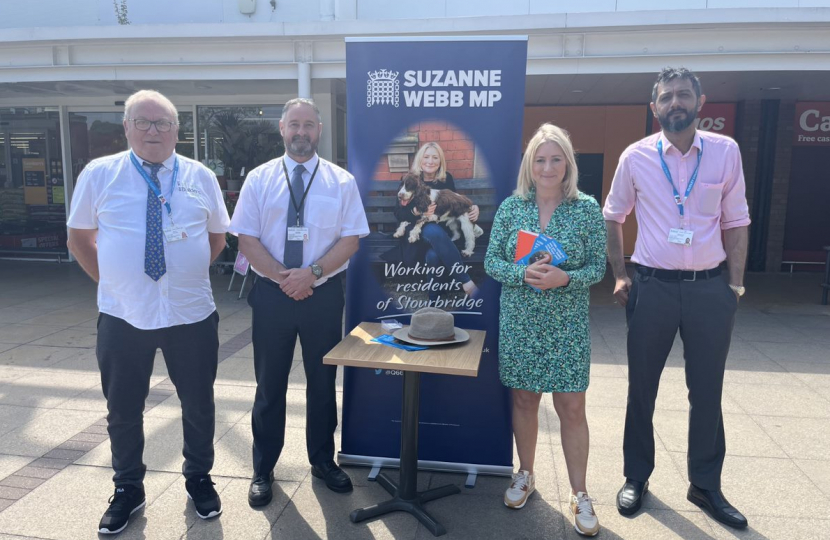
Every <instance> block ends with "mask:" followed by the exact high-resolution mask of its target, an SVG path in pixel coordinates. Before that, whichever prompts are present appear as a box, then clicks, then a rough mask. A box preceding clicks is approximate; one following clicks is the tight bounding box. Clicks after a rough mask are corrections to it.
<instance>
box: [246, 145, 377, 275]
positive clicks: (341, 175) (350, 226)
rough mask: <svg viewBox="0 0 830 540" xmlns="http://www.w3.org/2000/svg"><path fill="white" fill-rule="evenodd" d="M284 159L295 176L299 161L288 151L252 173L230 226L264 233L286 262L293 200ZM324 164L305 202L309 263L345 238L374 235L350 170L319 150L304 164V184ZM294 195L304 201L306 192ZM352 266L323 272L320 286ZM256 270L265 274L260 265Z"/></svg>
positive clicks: (306, 262) (266, 242) (305, 263)
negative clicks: (303, 194) (338, 164)
mask: <svg viewBox="0 0 830 540" xmlns="http://www.w3.org/2000/svg"><path fill="white" fill-rule="evenodd" d="M283 159H284V160H285V165H286V167H287V168H288V174H289V177H290V176H291V175H292V174H293V172H294V167H296V166H297V162H296V161H294V160H293V159H291V158H290V157H288V156H287V155H286V156H283V157H280V158H276V159H272V160H271V161H269V162H268V163H264V164H262V165H260V166H259V167H257V168H256V169H254V170H252V171H251V172H250V173H248V176H247V178H246V179H245V184H243V186H242V192H241V193H240V194H239V202H238V203H237V205H236V208H235V209H234V212H233V219H232V220H231V226H230V232H231V233H232V234H235V235H240V234H245V235H248V236H253V237H255V238H259V240H260V242H262V245H263V246H265V249H266V250H268V253H270V254H271V256H272V257H274V258H275V259H276V260H277V261H279V262H280V263H282V262H283V255H284V254H285V235H286V221H287V219H288V205H289V204H290V203H289V197H290V195H289V191H288V179H286V177H285V172H284V170H283V166H282V163H283ZM318 163H319V164H320V167H319V168H318V170H317V174H316V175H315V177H314V181H313V182H312V183H311V187H310V188H309V190H308V195H307V196H306V200H305V203H304V205H303V207H304V213H303V221H304V226H305V227H308V240H307V241H305V242H304V243H303V268H305V267H307V266H310V265H311V264H312V263H314V262H315V261H317V260H319V259H320V258H321V257H322V256H323V255H325V254H326V253H327V252H328V251H329V250H330V249H331V248H332V246H334V244H336V243H337V241H338V240H340V238H342V237H344V236H359V237H361V238H362V237H364V236H366V235H367V234H369V223H368V221H367V220H366V212H365V211H364V210H363V202H362V201H361V200H360V192H359V191H358V189H357V183H356V182H355V179H354V176H352V175H351V174H349V173H348V172H347V171H345V170H343V169H341V168H340V167H338V166H337V165H334V164H333V163H330V162H328V161H326V160H325V159H320V158H319V157H318V156H317V154H315V155H314V157H312V158H311V159H310V160H308V161H307V162H305V163H303V164H302V165H303V167H305V169H306V172H304V173H303V187H304V188H306V187H308V183H309V181H311V173H312V172H313V171H314V168H315V167H316V166H317V164H318ZM294 196H295V200H296V202H297V203H299V200H300V198H301V197H302V193H295V194H294ZM348 266H349V261H346V262H345V263H344V264H343V266H341V267H340V268H338V269H337V270H335V271H334V272H331V273H329V274H325V275H323V277H321V278H320V279H318V280H317V281H315V282H314V285H315V286H318V285H322V284H323V283H325V282H326V280H327V279H328V278H329V277H331V276H333V275H335V274H337V273H339V272H341V271H343V270H345V269H346V267H348ZM254 271H255V272H256V273H257V274H259V275H263V274H262V272H259V271H258V270H257V269H256V268H254Z"/></svg>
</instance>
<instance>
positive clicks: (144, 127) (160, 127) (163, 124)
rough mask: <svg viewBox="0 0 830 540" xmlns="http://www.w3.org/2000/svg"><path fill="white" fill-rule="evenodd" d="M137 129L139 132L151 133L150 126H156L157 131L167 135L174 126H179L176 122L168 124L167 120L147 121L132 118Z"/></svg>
mask: <svg viewBox="0 0 830 540" xmlns="http://www.w3.org/2000/svg"><path fill="white" fill-rule="evenodd" d="M130 121H131V122H132V123H133V125H134V126H135V128H136V129H137V130H138V131H149V130H150V126H156V131H158V132H159V133H167V132H168V131H170V130H171V129H173V126H178V125H179V124H177V123H176V122H168V121H167V120H145V119H144V118H130Z"/></svg>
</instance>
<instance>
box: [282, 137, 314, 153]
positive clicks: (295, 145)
mask: <svg viewBox="0 0 830 540" xmlns="http://www.w3.org/2000/svg"><path fill="white" fill-rule="evenodd" d="M286 150H288V152H289V153H290V154H292V155H294V156H297V157H303V158H307V157H311V156H313V155H314V153H315V152H317V141H314V140H312V139H311V138H310V137H302V136H300V135H296V136H295V137H294V138H293V139H291V142H289V143H288V144H287V145H286Z"/></svg>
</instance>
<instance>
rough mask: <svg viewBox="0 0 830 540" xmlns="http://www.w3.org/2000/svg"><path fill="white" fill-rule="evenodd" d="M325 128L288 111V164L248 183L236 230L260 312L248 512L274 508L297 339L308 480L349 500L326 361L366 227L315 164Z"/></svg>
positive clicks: (356, 205)
mask: <svg viewBox="0 0 830 540" xmlns="http://www.w3.org/2000/svg"><path fill="white" fill-rule="evenodd" d="M322 128H323V124H322V123H321V122H320V112H319V110H318V109H317V107H316V106H315V105H314V102H312V101H311V100H309V99H302V98H297V99H292V100H290V101H289V102H288V103H286V104H285V107H284V108H283V112H282V118H281V119H280V133H281V134H282V136H283V139H284V140H285V156H283V157H281V158H277V159H274V160H271V161H269V162H268V163H265V164H264V165H262V166H260V167H257V168H256V169H254V170H253V171H251V172H250V174H248V177H247V178H246V180H245V184H244V186H243V187H242V193H241V194H240V196H239V203H238V204H237V206H236V209H235V210H234V215H233V220H232V221H231V227H230V231H231V232H232V233H233V234H237V235H238V236H239V250H240V251H241V252H242V253H243V254H244V255H245V257H247V258H248V260H249V261H250V262H251V265H252V267H253V269H254V271H255V272H256V273H257V274H258V277H257V280H256V284H255V285H254V288H253V289H252V290H251V293H250V294H249V295H248V303H249V304H250V305H251V307H252V308H253V345H254V367H255V371H256V380H257V391H256V398H255V401H254V409H253V412H252V422H251V424H252V426H251V427H252V429H253V435H254V444H253V468H254V474H253V480H252V481H251V486H250V489H249V491H248V503H249V504H250V505H251V506H262V505H266V504H268V503H269V502H270V501H271V497H272V491H271V483H272V482H273V479H274V471H273V469H274V466H275V465H276V463H277V460H278V459H279V456H280V452H281V451H282V447H283V443H284V440H285V413H286V391H287V389H288V373H289V371H290V370H291V363H292V360H293V358H294V346H295V345H296V343H297V336H298V335H299V337H300V344H301V346H302V350H303V367H304V368H305V373H306V380H307V390H306V449H307V451H308V460H309V463H310V464H311V474H312V475H313V476H315V477H317V478H320V479H322V480H324V481H325V483H326V485H327V486H328V487H329V489H331V490H333V491H336V492H340V493H342V492H348V491H351V489H352V482H351V479H350V478H349V476H348V475H347V474H346V473H345V472H343V471H342V470H341V469H340V468H339V467H338V466H337V464H335V462H334V430H335V428H336V427H337V402H336V399H335V384H334V379H335V376H336V374H337V367H336V366H326V365H323V355H324V354H325V353H327V352H328V351H329V350H330V349H331V348H332V347H334V346H335V345H336V344H337V343H338V342H339V341H340V339H341V338H342V326H343V303H344V296H343V283H342V281H343V280H342V274H341V272H343V271H344V270H345V269H346V267H347V266H348V263H349V258H350V257H351V256H352V255H353V254H354V253H355V252H356V251H357V248H358V240H359V238H360V237H362V236H366V235H367V234H369V225H368V223H367V221H366V214H365V212H364V210H363V203H362V202H361V200H360V194H359V192H358V189H357V184H356V183H355V179H354V177H353V176H352V175H351V174H349V173H348V172H346V171H344V170H343V169H341V168H340V167H338V166H336V165H334V164H332V163H330V162H328V161H326V160H324V159H321V158H320V157H319V156H318V155H317V144H318V142H319V141H320V134H321V133H322Z"/></svg>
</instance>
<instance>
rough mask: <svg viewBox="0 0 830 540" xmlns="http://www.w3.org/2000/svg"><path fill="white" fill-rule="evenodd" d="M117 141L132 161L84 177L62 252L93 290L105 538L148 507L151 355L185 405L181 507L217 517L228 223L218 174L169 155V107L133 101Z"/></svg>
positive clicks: (101, 163) (146, 99) (119, 158)
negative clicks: (221, 280) (222, 266)
mask: <svg viewBox="0 0 830 540" xmlns="http://www.w3.org/2000/svg"><path fill="white" fill-rule="evenodd" d="M124 131H125V133H126V136H127V141H128V142H129V144H130V148H131V150H128V151H126V152H121V153H119V154H115V155H112V156H107V157H103V158H99V159H96V160H94V161H92V162H90V163H89V165H87V166H86V168H85V169H84V170H83V172H82V173H81V175H80V177H79V178H78V185H77V187H76V188H75V194H74V196H73V197H72V208H71V211H70V214H69V221H68V223H67V225H68V226H69V241H68V245H69V249H70V250H71V251H72V254H73V255H74V256H75V257H76V258H77V260H78V262H79V263H80V265H81V267H82V268H83V269H84V270H85V271H86V272H87V274H89V276H90V277H91V278H92V279H93V280H95V281H96V282H98V309H99V311H100V315H99V318H98V343H97V346H96V354H97V357H98V366H99V368H100V370H101V385H102V387H103V391H104V396H105V397H106V398H107V410H108V411H109V414H108V415H107V431H108V432H109V436H110V446H111V449H112V468H113V470H114V471H115V475H114V476H113V482H114V483H115V493H114V495H113V496H112V497H111V498H110V506H109V508H108V509H107V511H106V512H105V513H104V516H103V517H102V518H101V522H100V524H99V526H98V530H99V532H101V533H104V534H114V533H118V532H120V531H122V530H123V529H124V528H125V527H126V526H127V523H128V521H129V518H130V515H131V514H132V513H133V512H135V511H136V510H138V509H140V508H142V507H143V506H144V504H145V495H144V485H143V480H144V473H145V471H146V469H147V468H146V466H145V465H144V463H143V460H142V454H143V451H144V429H143V414H144V401H145V399H146V398H147V394H148V392H149V387H150V375H151V373H152V371H153V360H154V358H155V355H156V350H157V349H161V350H162V353H163V354H164V360H165V362H166V364H167V370H168V374H169V376H170V380H171V381H172V382H173V384H174V385H175V386H176V392H177V394H178V396H179V399H180V400H181V405H182V424H183V428H184V449H183V454H184V465H183V467H182V472H183V474H184V477H185V479H186V482H185V489H186V491H187V496H188V497H189V498H190V499H192V500H193V502H194V505H195V508H196V512H197V514H198V515H199V517H201V518H203V519H207V518H210V517H214V516H218V515H219V514H220V513H221V512H222V505H221V502H220V500H219V495H218V494H217V493H216V490H215V489H214V488H213V482H212V481H211V478H210V474H209V473H210V470H211V468H212V467H213V433H214V427H215V415H214V402H213V382H214V379H215V378H216V368H217V363H218V355H219V338H218V321H219V316H218V314H217V313H216V306H215V305H214V303H213V293H212V291H211V287H210V278H209V274H208V270H209V267H210V263H211V261H212V260H213V259H215V258H216V256H217V255H218V254H219V253H220V252H221V251H222V249H223V248H224V246H225V231H226V230H227V227H228V224H229V222H230V220H229V218H228V211H227V209H226V207H225V204H224V201H223V198H222V193H221V190H220V189H219V185H218V183H217V181H216V177H215V176H214V174H213V173H212V172H211V171H210V170H209V169H207V168H206V167H204V166H203V165H201V164H200V163H198V162H196V161H193V160H191V159H188V158H185V157H182V156H179V155H177V154H176V153H175V149H176V141H177V140H178V112H177V111H176V107H175V106H174V105H173V104H172V103H171V102H170V100H168V99H167V98H166V97H164V96H163V95H161V94H159V93H158V92H154V91H151V90H141V91H139V92H136V93H135V94H133V95H132V96H130V98H129V99H128V100H127V102H126V104H125V111H124Z"/></svg>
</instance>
